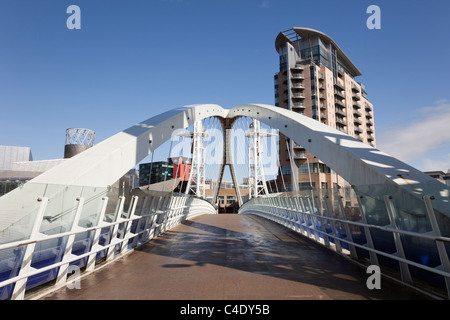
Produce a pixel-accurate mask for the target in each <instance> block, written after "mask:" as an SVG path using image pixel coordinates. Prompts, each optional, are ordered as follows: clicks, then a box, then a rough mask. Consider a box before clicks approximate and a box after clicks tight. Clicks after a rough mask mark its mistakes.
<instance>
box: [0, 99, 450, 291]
mask: <svg viewBox="0 0 450 320" xmlns="http://www.w3.org/2000/svg"><path fill="white" fill-rule="evenodd" d="M242 116H245V117H251V118H253V119H254V120H255V121H261V122H263V123H265V124H267V125H269V126H271V127H272V128H274V129H278V130H279V131H280V132H281V133H282V134H284V135H285V136H287V137H289V138H290V139H291V140H293V141H295V143H297V144H299V145H301V146H303V147H304V148H305V149H306V150H308V151H309V152H311V153H312V154H314V155H315V156H317V157H318V158H319V159H321V160H322V161H323V162H324V163H326V164H327V165H328V166H329V167H330V168H331V169H333V170H334V171H335V172H336V173H338V174H339V175H340V176H342V177H343V178H344V179H345V180H347V181H348V182H350V183H351V184H352V185H353V187H354V190H355V192H356V193H357V194H359V195H360V196H361V197H362V198H361V197H358V198H357V200H355V202H356V203H357V207H358V208H359V214H360V217H359V220H358V221H353V220H350V219H348V218H347V217H346V212H345V210H344V208H346V207H345V206H344V205H343V203H340V202H339V201H340V200H339V201H338V202H337V203H338V204H337V205H333V204H332V202H331V201H332V200H331V198H328V199H327V198H324V197H316V198H314V197H306V196H300V195H298V194H275V195H269V196H264V197H261V196H259V197H257V198H253V199H251V200H250V201H249V202H247V203H245V204H243V205H242V207H241V210H240V212H241V213H257V214H260V215H262V216H265V217H267V218H270V219H274V220H276V221H278V222H280V223H282V224H283V225H285V226H287V227H289V228H292V229H294V230H296V231H297V232H300V233H302V234H304V235H305V236H308V237H311V238H313V239H315V240H316V241H319V242H321V243H323V244H324V245H325V246H327V247H329V248H335V250H336V251H337V252H340V253H342V252H347V251H348V253H349V255H350V256H351V257H354V258H355V257H358V255H359V254H360V253H359V252H360V251H361V250H364V251H366V252H368V256H369V259H370V262H371V263H372V264H377V265H378V264H379V261H380V259H379V258H380V256H384V257H389V258H391V259H393V260H395V261H398V262H399V264H400V272H401V277H402V279H403V280H404V281H405V282H408V283H410V282H411V281H412V282H414V277H413V275H412V272H411V266H414V267H417V268H420V269H423V270H426V271H429V272H432V273H434V274H437V275H440V276H442V277H444V279H445V281H446V285H447V290H448V291H449V295H450V289H449V288H450V280H449V279H450V278H449V277H450V263H449V259H448V253H447V249H448V246H449V244H448V242H449V240H450V238H449V237H448V235H449V234H450V231H449V229H448V221H449V220H448V219H449V217H450V206H449V203H450V202H449V200H450V194H449V190H448V188H445V187H444V186H443V185H441V184H440V183H439V182H437V181H435V180H434V179H432V178H431V177H429V176H427V175H425V174H423V173H422V172H420V171H419V170H416V169H414V168H412V167H410V166H408V165H406V164H404V163H403V162H400V161H399V160H397V159H395V158H393V157H391V156H389V155H387V154H385V153H383V152H381V151H380V150H378V149H376V148H373V147H371V146H369V145H367V144H364V143H362V142H360V141H358V140H356V139H354V138H352V137H350V136H348V135H347V134H345V133H342V132H340V131H338V130H336V129H333V128H331V127H329V126H326V125H324V124H322V123H320V122H318V121H316V120H314V119H311V118H308V117H306V116H303V115H301V114H298V113H296V112H293V111H291V110H285V109H281V108H277V107H273V106H268V105H260V104H246V105H240V106H237V107H235V108H233V109H231V110H225V109H222V108H221V107H220V106H217V105H212V104H210V105H191V106H187V107H182V108H176V109H173V110H171V111H168V112H165V113H163V114H160V115H157V116H155V117H153V118H150V119H148V120H146V121H144V122H141V123H139V124H137V125H135V126H132V127H131V128H129V129H127V130H124V131H122V132H120V133H118V134H116V135H114V136H112V137H110V138H109V139H106V140H105V141H102V142H101V143H99V144H97V145H95V146H93V147H92V148H90V149H88V150H86V151H84V152H82V153H80V154H78V155H77V156H75V157H73V158H71V159H68V160H67V161H65V162H63V163H61V164H59V165H58V166H56V167H54V168H52V169H50V170H48V171H47V172H45V173H44V174H42V175H40V176H38V177H36V178H35V179H33V180H32V181H31V182H29V183H26V184H25V185H23V186H22V187H20V188H17V189H15V190H13V191H11V192H9V193H8V194H6V195H4V196H2V197H0V232H1V236H2V237H1V238H0V268H3V269H5V268H6V269H7V270H9V271H10V277H9V278H8V279H7V280H4V281H2V282H0V290H1V289H2V288H7V289H4V290H7V291H8V290H9V291H10V292H9V294H10V296H11V297H12V298H13V299H22V298H24V296H25V291H26V290H27V285H28V284H29V282H30V278H32V277H34V276H36V275H40V274H43V273H44V272H49V274H52V277H53V280H56V284H57V285H58V286H60V285H63V284H64V283H66V281H67V276H68V273H69V269H70V267H71V266H72V265H73V264H75V263H81V262H80V261H81V260H82V261H83V264H84V265H85V268H86V270H87V272H90V271H93V270H95V269H96V268H97V266H98V264H99V258H98V257H99V256H102V259H103V260H104V261H106V262H109V261H113V260H115V259H116V258H117V257H119V256H121V255H123V254H125V253H126V252H128V250H129V249H132V248H134V247H136V246H139V245H141V244H142V243H144V242H146V241H148V240H149V239H152V238H153V237H155V236H157V235H158V234H160V233H162V232H165V231H166V230H168V229H170V228H171V227H173V226H174V225H176V224H177V223H179V222H180V221H182V220H183V219H187V218H189V217H192V216H193V215H196V214H203V213H211V214H213V213H215V210H214V207H213V206H212V205H211V204H210V203H208V202H206V201H205V200H202V199H199V198H194V197H190V196H187V195H179V194H163V193H155V192H147V193H145V192H144V191H142V190H136V191H135V193H130V194H128V195H127V196H125V195H118V194H114V193H111V192H112V191H111V190H110V189H109V187H108V186H110V185H112V184H113V183H115V182H116V181H117V180H119V179H120V178H121V177H122V176H123V175H124V174H126V173H127V172H128V170H129V169H131V168H133V167H134V166H135V165H136V164H137V163H139V162H140V161H141V160H142V159H144V158H145V157H146V156H147V155H149V154H150V153H151V152H153V151H154V150H155V149H156V148H158V147H159V146H160V145H161V144H163V143H164V142H165V141H167V140H168V139H170V138H171V136H172V134H174V132H176V131H177V129H184V128H187V127H188V126H190V125H193V124H195V123H196V122H199V121H201V120H203V119H205V118H208V117H217V118H219V119H220V121H221V124H222V126H223V128H224V129H231V128H232V123H233V122H234V121H235V119H236V118H238V117H242ZM227 139H228V138H227V135H224V141H226V143H225V144H224V155H223V159H224V162H223V163H222V167H221V169H220V172H221V173H219V177H221V176H220V175H221V174H223V167H224V165H230V168H231V169H232V170H231V172H232V177H233V181H234V182H235V180H236V177H235V175H234V169H233V166H232V162H230V161H228V160H227V159H229V158H231V157H229V155H227V152H228V150H229V141H228V142H227ZM228 140H229V139H228ZM255 145H256V144H255ZM255 151H256V152H258V149H257V148H255V149H254V150H253V152H255ZM220 179H221V178H220ZM235 186H237V183H236V182H235ZM217 191H218V190H215V197H216V196H217ZM237 195H238V199H239V202H240V203H241V201H242V199H241V197H240V196H239V193H238V191H237ZM36 199H38V200H39V201H37V200H36ZM367 199H369V201H368V200H367ZM404 199H407V200H406V201H405V200H404ZM333 201H336V199H335V198H333ZM402 201H403V202H402ZM333 203H334V202H333ZM339 203H340V204H339ZM419 207H420V208H423V210H422V211H420V210H418V209H417V208H419ZM405 217H406V218H405ZM424 221H425V222H424ZM354 228H358V230H359V232H360V233H361V234H362V233H364V235H365V238H364V239H365V243H359V242H358V241H356V240H355V239H356V237H357V234H355V233H353V229H354ZM328 230H329V231H328ZM344 230H345V233H346V237H345V238H342V237H341V236H340V235H341V234H342V232H344ZM377 232H384V233H386V234H389V235H391V236H392V239H391V238H389V241H391V242H392V244H393V247H395V252H386V251H383V250H380V248H379V247H377V245H378V243H377V242H378V241H379V238H378V237H377V236H376V234H375V235H374V233H377ZM83 237H84V238H83ZM405 237H413V238H414V239H424V240H426V241H431V242H432V243H433V244H434V245H435V246H436V248H437V250H436V252H437V255H438V257H439V261H440V266H438V267H431V266H427V265H425V264H421V263H418V262H416V261H413V260H411V259H409V258H408V252H409V251H408V250H410V248H409V247H407V246H406V245H408V244H409V243H408V241H406V240H405V239H404V238H405ZM80 238H81V240H80ZM404 240H405V241H404ZM347 246H348V249H345V248H344V247H347ZM446 246H447V247H446ZM49 257H50V258H51V259H50V258H49ZM47 260H48V261H50V260H52V262H49V263H47V264H46V265H45V266H42V265H41V266H38V264H36V261H38V262H41V261H47ZM8 268H9V269H8ZM0 271H2V269H0ZM55 271H56V274H53V273H54V272H55ZM0 294H1V291H0Z"/></svg>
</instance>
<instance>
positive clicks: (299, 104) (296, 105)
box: [292, 103, 306, 110]
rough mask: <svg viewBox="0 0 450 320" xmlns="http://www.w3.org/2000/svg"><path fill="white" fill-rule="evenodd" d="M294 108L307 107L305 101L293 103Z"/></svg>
mask: <svg viewBox="0 0 450 320" xmlns="http://www.w3.org/2000/svg"><path fill="white" fill-rule="evenodd" d="M294 109H306V104H304V103H293V104H292V110H294Z"/></svg>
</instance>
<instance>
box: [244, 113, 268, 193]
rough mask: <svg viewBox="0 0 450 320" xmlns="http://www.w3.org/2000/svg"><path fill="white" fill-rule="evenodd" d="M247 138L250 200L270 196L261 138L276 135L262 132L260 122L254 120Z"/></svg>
mask: <svg viewBox="0 0 450 320" xmlns="http://www.w3.org/2000/svg"><path fill="white" fill-rule="evenodd" d="M245 136H246V137H247V138H249V141H250V143H249V147H248V148H249V150H248V183H249V198H250V199H251V198H257V197H259V196H261V195H267V194H269V190H268V189H267V183H266V178H265V175H264V170H263V164H262V154H263V152H264V150H263V144H262V141H261V138H266V137H271V136H274V134H271V133H267V132H262V131H261V123H260V121H259V120H253V122H252V123H251V124H250V127H249V129H248V131H247V132H246V134H245Z"/></svg>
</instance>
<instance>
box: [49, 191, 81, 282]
mask: <svg viewBox="0 0 450 320" xmlns="http://www.w3.org/2000/svg"><path fill="white" fill-rule="evenodd" d="M77 201H78V206H77V210H76V212H75V217H74V219H73V222H72V228H71V232H75V231H77V229H79V228H80V227H78V223H79V221H80V217H81V212H82V210H83V205H84V198H83V197H81V198H77ZM82 229H84V228H82ZM74 240H75V234H71V235H70V236H68V238H67V243H66V246H65V249H64V252H63V255H62V259H61V262H65V261H67V260H70V257H71V255H72V248H73V242H74ZM68 268H69V262H67V263H66V264H63V265H62V266H60V267H59V271H58V276H57V277H56V284H55V285H56V286H57V287H59V286H61V285H63V284H65V283H66V281H67V270H68Z"/></svg>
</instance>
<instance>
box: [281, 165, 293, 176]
mask: <svg viewBox="0 0 450 320" xmlns="http://www.w3.org/2000/svg"><path fill="white" fill-rule="evenodd" d="M291 173H292V171H291V166H281V174H282V175H287V174H291Z"/></svg>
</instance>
